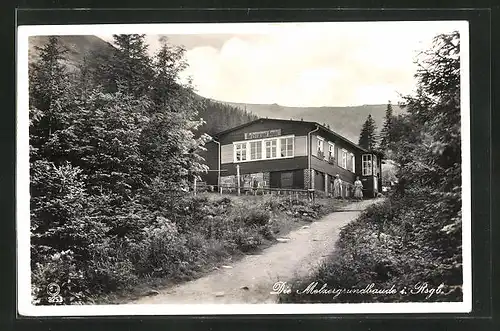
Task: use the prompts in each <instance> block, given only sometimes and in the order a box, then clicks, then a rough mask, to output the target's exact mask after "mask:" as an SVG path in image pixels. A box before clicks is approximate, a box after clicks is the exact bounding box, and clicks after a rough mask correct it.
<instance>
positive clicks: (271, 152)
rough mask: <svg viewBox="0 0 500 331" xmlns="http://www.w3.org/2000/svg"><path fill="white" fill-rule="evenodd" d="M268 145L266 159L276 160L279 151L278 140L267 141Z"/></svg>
mask: <svg viewBox="0 0 500 331" xmlns="http://www.w3.org/2000/svg"><path fill="white" fill-rule="evenodd" d="M265 144H266V159H272V158H275V157H276V156H277V155H276V152H277V149H278V140H277V139H273V140H265Z"/></svg>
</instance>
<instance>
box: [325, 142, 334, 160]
mask: <svg viewBox="0 0 500 331" xmlns="http://www.w3.org/2000/svg"><path fill="white" fill-rule="evenodd" d="M327 159H328V162H330V163H331V164H333V163H334V160H335V144H334V143H331V142H329V143H328V158H327Z"/></svg>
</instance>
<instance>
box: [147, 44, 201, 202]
mask: <svg viewBox="0 0 500 331" xmlns="http://www.w3.org/2000/svg"><path fill="white" fill-rule="evenodd" d="M161 42H162V46H161V48H160V50H159V51H158V52H157V53H156V54H155V57H154V59H153V61H152V63H153V65H152V72H153V79H152V81H153V86H152V89H151V102H152V107H151V108H150V109H151V113H150V114H149V121H148V123H147V124H146V125H145V127H144V129H143V131H142V134H141V138H140V150H141V153H142V156H143V160H144V163H143V164H144V168H143V171H144V172H145V173H147V174H148V176H149V178H148V181H147V185H149V186H148V187H149V192H158V188H157V187H152V186H151V185H156V184H158V183H161V185H162V186H163V187H164V189H165V190H171V191H174V190H183V189H184V190H185V189H187V186H188V185H189V182H190V180H191V179H192V176H193V174H197V173H199V172H203V171H204V170H206V166H204V164H203V162H204V160H203V158H202V157H201V156H200V155H199V154H198V152H199V151H200V150H201V149H203V148H204V147H203V145H204V144H205V142H206V141H208V137H206V136H205V135H202V136H200V137H195V134H194V132H196V131H197V129H198V128H199V127H200V126H201V125H203V124H204V121H203V120H202V119H200V118H199V113H200V111H202V110H203V107H204V105H203V103H202V100H200V99H199V98H198V97H197V96H196V95H195V94H194V93H193V88H192V86H191V84H190V82H187V83H182V82H181V81H180V77H179V75H180V73H181V72H182V71H183V70H184V69H185V68H186V67H187V63H186V62H185V60H184V59H183V56H184V49H182V48H178V47H173V46H171V45H170V44H169V43H168V41H167V40H166V39H162V40H161ZM160 191H161V190H160ZM148 194H150V193H146V194H144V195H148Z"/></svg>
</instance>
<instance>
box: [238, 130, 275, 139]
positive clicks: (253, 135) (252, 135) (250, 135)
mask: <svg viewBox="0 0 500 331" xmlns="http://www.w3.org/2000/svg"><path fill="white" fill-rule="evenodd" d="M278 136H281V129H274V130H267V131H257V132H245V140H249V139H263V138H271V137H278Z"/></svg>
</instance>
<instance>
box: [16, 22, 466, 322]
mask: <svg viewBox="0 0 500 331" xmlns="http://www.w3.org/2000/svg"><path fill="white" fill-rule="evenodd" d="M17 42H18V44H17V51H18V54H17V60H18V61H17V74H18V82H17V84H18V85H17V87H18V94H17V96H18V99H17V101H18V106H17V125H18V126H17V177H16V186H17V243H18V246H17V251H18V311H19V313H20V314H21V315H24V316H91V315H100V316H102V315H214V314H217V315H223V314H353V313H363V314H373V313H452V312H469V311H471V307H472V289H471V286H472V283H471V237H470V236H471V202H470V200H471V189H470V171H471V168H470V121H469V111H470V110H469V109H470V108H469V49H468V47H469V46H468V45H469V31H468V24H467V22H465V21H398V22H323V23H306V22H301V23H223V24H222V23H212V24H146V25H134V24H131V25H113V24H109V25H68V26H57V25H52V26H19V27H18V37H17ZM28 202H29V203H28Z"/></svg>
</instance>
